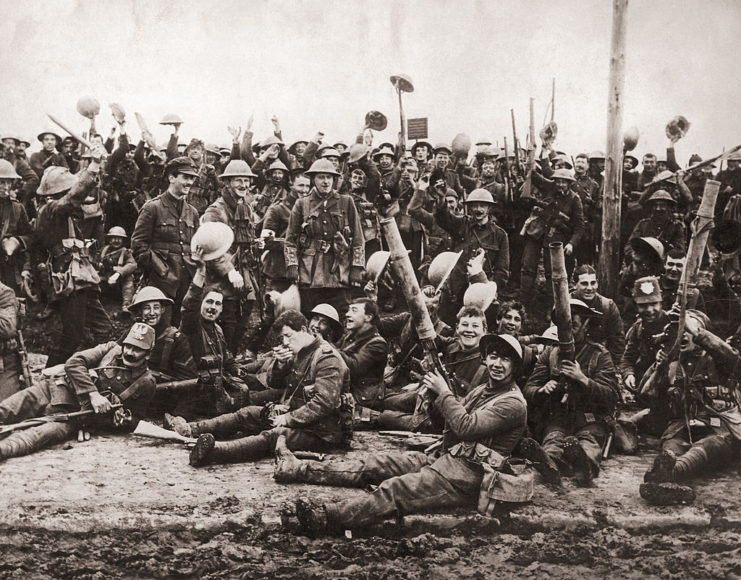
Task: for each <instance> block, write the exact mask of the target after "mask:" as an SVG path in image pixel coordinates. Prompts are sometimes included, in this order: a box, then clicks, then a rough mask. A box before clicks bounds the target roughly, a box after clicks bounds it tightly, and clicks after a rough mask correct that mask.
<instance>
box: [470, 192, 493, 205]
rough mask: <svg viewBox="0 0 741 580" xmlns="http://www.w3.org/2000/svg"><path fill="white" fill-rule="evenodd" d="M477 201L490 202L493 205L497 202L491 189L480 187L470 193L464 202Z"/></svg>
mask: <svg viewBox="0 0 741 580" xmlns="http://www.w3.org/2000/svg"><path fill="white" fill-rule="evenodd" d="M475 201H479V202H482V203H490V204H492V205H493V204H495V203H496V202H495V201H494V198H493V197H492V195H491V192H490V191H489V190H487V189H480V188H479V189H474V190H473V191H472V192H471V193H469V194H468V197H467V198H466V201H464V202H463V203H473V202H475Z"/></svg>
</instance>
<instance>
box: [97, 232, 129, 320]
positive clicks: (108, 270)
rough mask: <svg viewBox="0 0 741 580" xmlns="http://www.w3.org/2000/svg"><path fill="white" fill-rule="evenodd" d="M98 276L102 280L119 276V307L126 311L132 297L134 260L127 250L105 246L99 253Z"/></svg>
mask: <svg viewBox="0 0 741 580" xmlns="http://www.w3.org/2000/svg"><path fill="white" fill-rule="evenodd" d="M98 271H99V272H100V275H101V276H102V277H103V278H104V279H106V280H107V279H108V278H110V277H111V276H112V275H113V274H119V276H120V277H119V279H118V284H119V286H120V288H121V307H122V308H123V309H124V310H126V309H127V308H128V307H129V304H131V300H132V298H133V297H134V273H135V272H136V260H134V255H133V254H132V253H131V250H130V249H129V248H125V247H121V248H115V249H114V248H112V247H111V246H105V247H104V248H103V250H102V251H101V252H100V266H99V268H98Z"/></svg>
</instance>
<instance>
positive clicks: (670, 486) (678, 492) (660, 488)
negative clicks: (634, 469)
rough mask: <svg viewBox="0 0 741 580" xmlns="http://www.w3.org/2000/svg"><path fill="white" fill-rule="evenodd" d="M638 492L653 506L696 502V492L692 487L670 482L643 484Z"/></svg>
mask: <svg viewBox="0 0 741 580" xmlns="http://www.w3.org/2000/svg"><path fill="white" fill-rule="evenodd" d="M638 492H639V493H640V494H641V497H642V498H643V499H645V500H646V501H647V502H648V503H650V504H652V505H677V504H680V503H692V502H693V501H695V491H694V490H693V489H692V488H691V487H689V486H688V485H680V484H678V483H672V482H670V481H664V482H662V483H654V482H650V483H642V484H641V485H640V487H639V488H638Z"/></svg>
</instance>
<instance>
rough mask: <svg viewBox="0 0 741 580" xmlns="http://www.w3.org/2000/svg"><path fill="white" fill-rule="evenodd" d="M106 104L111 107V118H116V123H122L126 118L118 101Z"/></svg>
mask: <svg viewBox="0 0 741 580" xmlns="http://www.w3.org/2000/svg"><path fill="white" fill-rule="evenodd" d="M108 106H109V107H110V109H111V114H112V115H113V118H114V119H116V122H117V123H123V122H124V121H125V120H126V111H125V110H124V108H123V107H122V106H121V105H120V104H118V103H109V104H108Z"/></svg>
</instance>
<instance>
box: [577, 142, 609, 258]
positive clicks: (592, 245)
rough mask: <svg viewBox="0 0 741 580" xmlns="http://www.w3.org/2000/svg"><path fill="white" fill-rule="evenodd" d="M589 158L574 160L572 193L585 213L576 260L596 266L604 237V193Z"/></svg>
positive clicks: (578, 157)
mask: <svg viewBox="0 0 741 580" xmlns="http://www.w3.org/2000/svg"><path fill="white" fill-rule="evenodd" d="M588 170H589V158H588V157H587V155H586V154H585V153H580V154H579V155H577V156H576V157H575V158H574V182H573V183H572V184H571V188H570V189H571V191H573V192H575V193H577V194H578V195H579V198H580V199H581V204H582V208H583V211H584V236H583V237H582V240H581V242H580V243H579V245H578V246H577V248H576V251H575V253H574V254H575V255H574V257H575V259H576V261H577V263H579V264H593V265H594V264H596V259H597V251H596V248H599V244H600V239H601V237H602V191H601V189H600V185H599V183H598V182H597V181H595V180H594V179H592V178H591V177H590V176H589V174H588Z"/></svg>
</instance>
